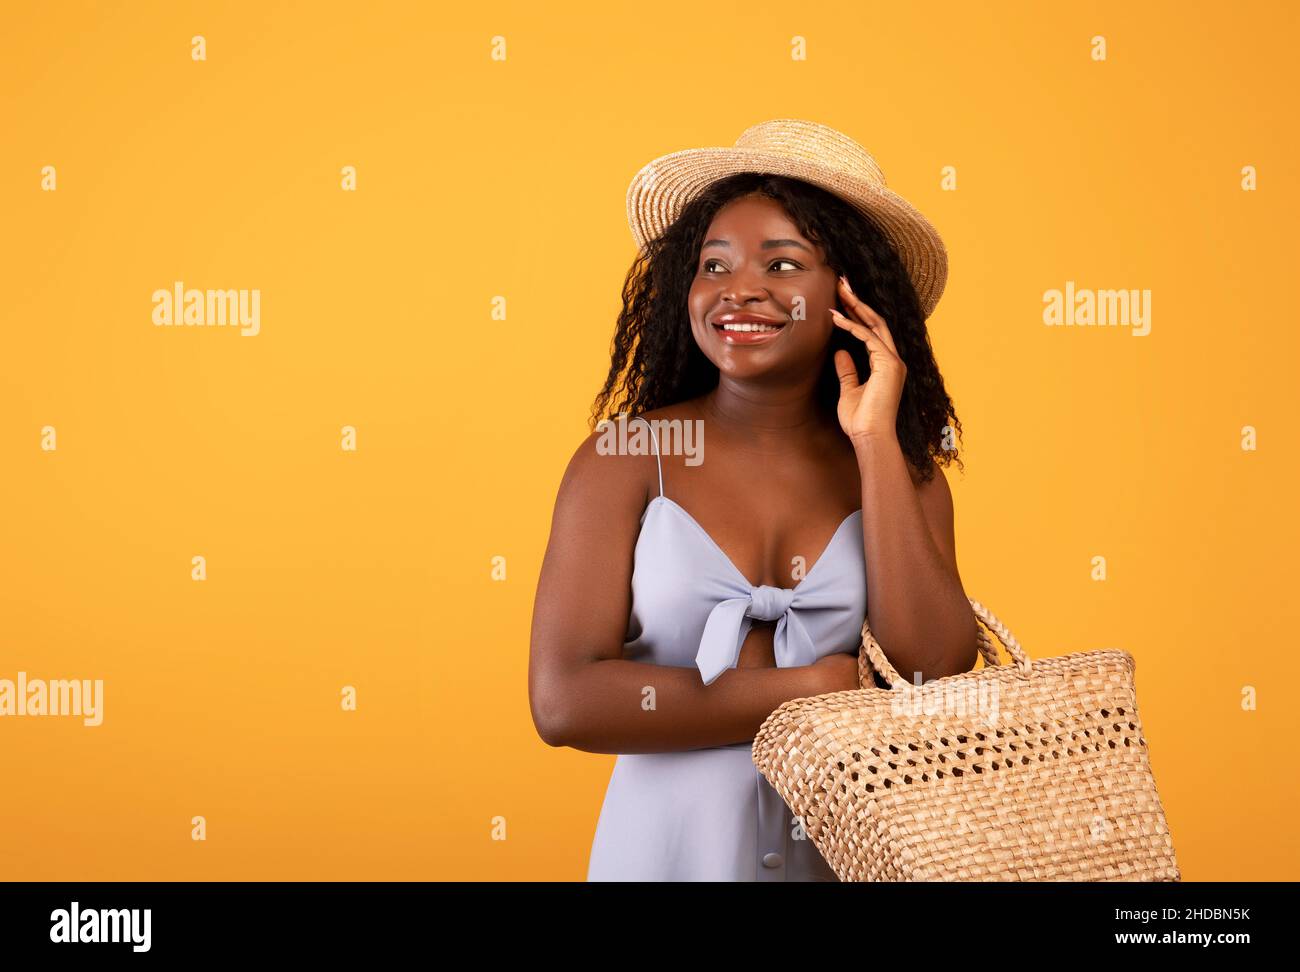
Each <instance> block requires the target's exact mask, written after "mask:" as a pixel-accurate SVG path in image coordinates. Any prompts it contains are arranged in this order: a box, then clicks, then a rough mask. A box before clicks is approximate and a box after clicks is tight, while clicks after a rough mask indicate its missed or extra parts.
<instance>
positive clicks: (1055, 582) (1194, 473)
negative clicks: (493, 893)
mask: <svg viewBox="0 0 1300 972" xmlns="http://www.w3.org/2000/svg"><path fill="white" fill-rule="evenodd" d="M5 20H6V28H5V30H4V32H3V36H2V37H0V92H2V94H0V97H2V99H3V100H2V102H0V112H2V116H0V132H2V133H3V136H2V137H3V152H0V212H3V214H4V217H3V233H2V234H0V248H2V249H0V267H2V270H0V272H2V273H3V284H4V291H3V292H4V300H3V302H2V303H0V315H2V316H3V328H4V331H3V333H4V340H5V348H4V353H3V356H2V358H0V368H2V369H3V371H2V375H3V381H2V382H0V407H2V410H0V465H2V467H3V476H2V477H0V550H2V551H3V553H2V555H0V571H2V573H0V618H2V619H3V630H2V631H0V678H10V679H13V678H14V677H15V676H16V673H17V672H18V671H19V670H22V671H26V672H27V673H28V675H29V676H31V677H34V678H91V679H94V678H102V679H104V680H105V716H104V724H103V725H102V726H100V727H98V728H86V727H84V726H82V725H81V723H80V720H76V719H58V718H44V719H39V718H8V719H0V763H2V765H3V773H4V778H5V786H4V799H3V800H0V877H2V878H8V879H41V880H43V879H66V880H78V879H87V880H89V879H127V880H139V879H239V878H252V879H326V878H332V879H562V880H567V879H581V878H582V877H584V876H585V873H586V862H587V852H588V849H589V847H590V841H591V836H592V833H593V829H594V826H595V821H596V817H597V814H598V812H599V809H600V801H601V798H602V796H603V793H604V787H605V783H606V781H607V779H608V774H609V771H610V769H611V767H612V764H613V759H614V757H612V756H597V755H591V754H586V753H581V752H577V751H573V750H556V749H550V748H548V747H547V746H545V745H544V744H543V743H542V742H541V741H540V740H539V739H538V738H537V736H536V733H535V731H534V729H533V727H532V723H531V719H530V716H529V709H528V701H527V691H526V678H525V676H526V671H527V664H528V631H529V619H530V616H531V609H532V599H533V593H534V586H535V582H536V577H537V571H538V568H539V565H540V561H541V557H542V554H543V550H544V544H545V541H546V536H547V531H548V528H549V518H550V512H551V506H552V502H553V499H554V494H555V488H556V486H557V484H558V482H559V477H560V475H561V473H562V471H563V468H564V465H565V463H566V462H567V460H568V458H569V456H570V454H571V453H572V451H573V449H574V447H575V446H576V444H577V443H578V441H580V439H581V438H582V437H583V436H584V435H585V433H586V426H585V424H584V422H585V417H586V412H587V407H588V405H589V404H590V401H591V398H592V397H593V395H594V393H595V391H596V389H597V387H598V385H599V383H600V380H601V378H602V377H603V374H604V369H605V368H606V366H607V364H608V357H607V347H608V342H609V339H610V336H611V334H612V329H613V323H614V318H615V315H616V313H617V310H618V306H619V305H618V295H619V289H620V285H621V283H622V279H623V274H624V273H625V271H626V270H627V267H628V264H629V262H630V260H631V258H632V256H633V243H632V239H631V236H630V234H629V232H628V229H627V226H626V222H625V212H624V193H625V191H626V187H627V184H628V181H629V180H630V178H631V177H632V175H633V173H634V172H636V170H637V169H638V168H640V166H641V165H642V164H644V163H645V162H647V161H649V160H650V159H651V158H653V157H655V156H657V155H660V154H663V153H666V152H670V151H675V150H678V149H681V148H686V147H691V146H697V145H727V144H730V143H732V142H733V141H734V140H735V138H736V136H738V135H739V134H740V132H741V131H743V130H744V129H745V128H747V127H748V126H749V125H751V124H754V123H755V122H758V121H761V120H763V119H766V118H777V117H799V118H809V119H812V120H815V121H820V122H824V123H826V124H830V125H833V126H834V127H836V128H839V129H841V130H842V131H844V132H846V133H847V134H849V135H850V136H852V137H854V138H856V139H857V140H859V141H860V142H861V143H862V144H863V145H864V146H866V148H867V149H868V150H869V151H870V152H872V153H873V154H874V155H875V156H876V158H877V159H878V161H879V162H880V164H881V166H882V168H883V169H884V171H885V173H886V175H887V176H888V178H889V182H890V185H891V186H892V187H893V188H895V189H897V190H898V191H900V192H901V193H902V194H903V195H904V196H906V197H907V198H909V199H910V200H911V201H912V202H913V203H914V204H915V205H916V206H917V207H918V208H919V209H920V210H921V211H922V212H924V213H925V214H926V215H927V216H929V217H930V219H931V220H932V221H933V222H934V223H935V225H936V226H937V227H938V228H939V230H940V232H941V233H942V234H943V236H944V238H945V240H946V242H947V244H948V247H949V252H950V259H951V275H950V278H949V282H948V288H947V291H946V294H945V296H944V298H943V300H942V301H941V303H940V304H939V307H938V310H937V311H936V313H935V315H934V316H933V317H932V318H931V322H930V323H931V329H932V331H931V333H932V339H933V343H934V346H935V349H936V353H937V355H938V358H939V362H940V365H941V367H942V368H943V371H944V375H945V378H946V380H947V383H948V388H949V390H950V392H951V393H952V395H953V397H954V400H955V402H956V406H957V411H958V416H959V417H960V419H961V421H962V423H963V426H964V428H965V432H966V435H965V438H964V445H965V447H966V448H965V451H964V459H965V463H966V472H965V474H962V473H960V472H958V471H957V469H956V467H951V468H950V470H949V472H948V476H949V481H950V483H951V484H952V488H953V493H954V497H955V503H956V511H957V542H958V544H957V545H958V553H959V557H960V562H961V570H962V575H963V579H964V580H965V582H966V586H967V593H968V594H969V595H971V596H972V597H975V598H977V599H979V600H981V601H982V602H984V603H985V604H986V605H988V606H989V607H990V608H991V609H992V610H993V611H994V612H995V613H996V614H997V615H998V616H999V617H1000V618H1001V619H1002V620H1003V621H1004V622H1006V623H1007V624H1008V625H1009V626H1010V627H1011V629H1012V631H1014V632H1015V634H1016V635H1017V636H1018V637H1019V638H1020V640H1021V642H1022V643H1023V644H1024V645H1025V647H1026V648H1027V650H1028V651H1029V652H1030V654H1031V655H1038V656H1044V655H1055V654H1061V653H1065V652H1071V651H1082V650H1088V649H1095V648H1104V647H1120V648H1124V649H1126V650H1128V651H1130V652H1131V653H1133V654H1134V655H1135V657H1136V658H1137V662H1138V665H1137V684H1138V698H1139V700H1140V702H1141V714H1142V717H1143V720H1144V723H1145V729H1146V736H1147V738H1148V742H1149V744H1150V747H1151V753H1152V760H1153V767H1154V770H1155V773H1156V780H1157V783H1158V784H1159V787H1160V792H1161V795H1162V798H1163V800H1164V803H1165V808H1166V812H1167V815H1168V820H1169V824H1170V828H1171V830H1172V833H1173V838H1174V847H1175V850H1176V851H1177V853H1178V857H1179V863H1180V865H1181V867H1182V870H1183V875H1184V877H1185V878H1186V879H1188V880H1208V879H1224V880H1236V879H1294V878H1296V877H1297V876H1298V875H1297V857H1298V853H1297V849H1296V842H1295V841H1294V839H1293V838H1292V836H1291V829H1290V827H1291V823H1292V819H1293V816H1294V800H1295V797H1296V784H1295V781H1294V779H1293V778H1292V775H1291V774H1290V773H1289V772H1286V771H1285V768H1286V767H1288V766H1289V765H1290V763H1291V757H1292V753H1291V751H1290V745H1291V741H1292V739H1293V737H1294V730H1295V716H1294V711H1295V710H1294V705H1293V700H1292V699H1290V698H1289V697H1288V696H1286V695H1285V694H1284V693H1285V692H1287V691H1291V688H1290V687H1291V686H1294V685H1295V684H1297V676H1298V675H1300V672H1298V671H1297V662H1296V650H1295V637H1294V632H1295V630H1296V629H1297V626H1298V625H1300V611H1298V609H1297V598H1296V596H1295V593H1294V591H1293V590H1292V587H1293V583H1294V577H1295V569H1294V566H1293V565H1294V551H1295V549H1296V547H1297V541H1298V540H1300V537H1298V536H1297V533H1298V531H1297V520H1296V517H1295V515H1294V507H1293V503H1294V489H1295V487H1294V481H1295V474H1296V471H1297V464H1298V460H1297V458H1296V453H1295V450H1294V449H1293V448H1291V447H1290V446H1289V445H1288V444H1287V440H1286V438H1285V436H1286V435H1287V429H1288V428H1289V426H1288V425H1287V422H1288V420H1289V419H1290V418H1291V412H1292V411H1293V408H1292V406H1293V404H1294V401H1295V380H1294V376H1293V372H1294V368H1295V361H1296V360H1297V352H1298V351H1300V347H1298V344H1300V341H1298V339H1297V336H1296V327H1295V322H1294V321H1293V320H1292V319H1291V318H1292V315H1291V314H1290V313H1289V312H1287V311H1286V309H1285V307H1279V306H1277V305H1278V302H1279V298H1280V299H1281V302H1283V303H1284V302H1285V299H1286V298H1285V295H1283V294H1281V293H1280V289H1279V286H1278V284H1279V281H1283V280H1286V279H1289V276H1290V273H1291V271H1292V269H1293V266H1292V265H1293V263H1294V259H1295V246H1294V234H1295V225H1296V221H1297V216H1298V215H1300V214H1298V213H1297V206H1296V184H1297V178H1296V176H1297V173H1296V171H1295V164H1296V163H1295V160H1296V159H1297V157H1300V145H1297V137H1296V134H1295V128H1294V126H1292V125H1289V124H1284V120H1285V119H1286V118H1289V117H1291V115H1292V107H1293V106H1292V105H1291V100H1292V95H1293V93H1294V92H1295V91H1296V90H1297V87H1298V86H1297V76H1296V75H1297V68H1296V59H1295V56H1294V50H1295V45H1296V41H1297V29H1296V28H1297V13H1296V11H1295V8H1294V6H1293V5H1290V4H1285V3H1254V4H1251V3H1244V4H1240V3H1239V4H1231V5H1229V4H1187V3H1177V4H1175V3H1150V4H1142V5H1134V4H1129V3H1096V4H1086V5H1078V6H1076V7H1073V8H1069V9H1067V8H1065V7H1064V5H1058V4H1046V3H1043V4H1039V3H1033V4H1030V3H1006V4H996V5H976V4H968V3H958V2H949V3H939V4H934V3H925V4H921V3H915V4H913V3H904V4H881V5H871V6H870V8H867V7H864V6H862V5H860V4H853V3H842V4H815V5H795V6H793V7H792V6H791V5H789V4H786V3H749V4H744V5H727V6H723V7H716V6H713V7H707V6H706V7H701V6H699V5H698V4H695V3H681V2H669V3H661V4H656V5H654V6H653V7H647V6H646V5H644V4H637V5H629V6H628V7H626V8H622V7H621V6H618V5H587V4H583V5H578V6H575V7H572V8H570V9H569V10H568V11H567V12H565V11H564V10H563V8H561V7H554V6H550V5H545V6H544V5H538V4H532V3H511V4H491V5H470V6H469V7H466V8H454V9H451V10H448V9H444V8H442V7H440V6H435V5H432V4H414V3H412V4H393V3H375V2H369V3H364V4H332V3H315V4H294V5H292V6H290V5H276V4H264V3H251V2H249V3H221V4H217V3H212V4H200V3H193V4H187V3H171V2H167V3H162V2H158V3H130V4H120V5H112V9H110V7H109V6H108V5H103V4H92V3H58V4H41V5H26V6H22V7H13V8H12V9H10V10H8V11H6V15H5ZM196 34H201V35H203V36H204V37H205V38H206V41H207V57H208V59H207V61H206V62H194V61H192V60H191V58H190V38H191V37H192V36H193V35H196ZM497 34H500V35H502V36H504V37H505V38H506V43H507V55H508V57H507V60H506V61H504V62H498V61H493V60H492V59H491V58H490V56H489V55H490V49H491V38H492V37H493V36H494V35H497ZM1097 34H1101V35H1104V36H1105V37H1106V39H1107V44H1108V59H1107V60H1106V61H1105V62H1104V63H1097V62H1094V61H1093V60H1092V59H1091V57H1090V39H1091V38H1092V37H1093V36H1094V35H1097ZM796 35H799V36H803V37H805V38H807V45H808V60H807V61H804V62H798V61H793V60H791V58H790V53H789V51H790V39H791V38H792V37H794V36H796ZM45 165H53V166H55V167H56V168H57V178H58V189H57V191H55V192H43V191H41V188H40V176H41V173H40V170H41V167H42V166H45ZM345 165H355V166H356V167H357V171H358V190H357V191H356V192H354V193H353V192H344V191H341V189H340V169H341V168H342V167H343V166H345ZM947 165H952V166H955V167H956V170H957V178H958V188H957V191H955V192H948V191H942V190H941V188H940V171H941V168H942V167H943V166H947ZM1244 165H1254V166H1256V167H1257V169H1258V172H1259V188H1258V190H1257V191H1255V192H1243V191H1242V189H1241V187H1240V178H1241V176H1240V172H1241V168H1242V166H1244ZM175 280H183V281H184V282H185V283H186V285H187V286H192V287H199V288H209V287H211V288H249V289H251V288H258V289H260V290H261V292H262V308H261V310H262V323H261V333H260V334H259V335H258V336H257V337H253V338H249V337H242V336H240V335H239V334H238V333H237V332H236V331H234V330H232V329H228V328H211V329H198V328H192V329H187V328H156V327H154V326H153V324H152V323H151V316H150V315H151V311H152V304H151V294H152V293H153V291H154V290H155V289H158V288H169V287H170V286H171V285H172V283H173V282H174V281H175ZM1067 280H1074V281H1075V282H1076V284H1077V285H1078V286H1080V287H1092V288H1099V289H1100V288H1136V289H1139V290H1140V289H1148V288H1149V289H1150V290H1151V291H1152V312H1153V320H1152V326H1151V333H1150V334H1149V335H1148V336H1146V337H1143V338H1135V337H1133V336H1132V335H1131V334H1130V333H1129V329H1128V328H1048V327H1044V325H1043V323H1042V316H1041V315H1042V294H1043V292H1044V291H1045V290H1048V289H1051V288H1063V287H1064V286H1065V282H1066V281H1067ZM498 295H500V296H504V297H505V298H506V299H507V301H508V305H507V306H508V317H507V320H505V321H494V320H492V319H491V316H490V311H491V301H492V298H493V297H494V296H498ZM44 425H52V426H54V427H55V428H56V429H57V434H58V450H57V452H53V453H47V452H42V451H41V449H40V448H39V442H40V429H41V427H42V426H44ZM344 425H354V426H356V428H357V430H358V451H357V452H355V453H347V452H344V451H342V450H341V449H340V446H339V435H340V432H339V430H340V428H341V427H342V426H344ZM1244 425H1253V426H1255V427H1256V428H1257V429H1258V430H1259V448H1258V451H1257V452H1246V451H1243V450H1242V449H1241V447H1240V434H1241V428H1242V426H1244ZM195 555H202V556H205V557H206V558H207V560H208V580H207V581H205V582H202V583H196V582H194V581H193V580H191V579H190V558H191V557H192V556H195ZM496 555H501V556H504V557H506V558H507V577H506V580H504V581H500V582H494V581H493V580H492V579H491V576H490V569H491V563H490V561H491V558H492V557H493V556H496ZM1096 555H1101V556H1105V557H1106V558H1107V561H1108V565H1109V572H1110V577H1109V579H1108V580H1106V581H1104V582H1097V581H1093V580H1091V579H1090V567H1091V564H1090V561H1091V558H1092V557H1093V556H1096ZM343 685H355V686H356V687H357V691H358V701H359V709H358V711H357V712H355V713H347V712H343V711H341V709H340V706H339V691H340V688H341V687H342V686H343ZM1245 685H1252V686H1255V687H1256V688H1257V690H1258V693H1259V708H1258V711H1254V712H1245V711H1242V708H1241V704H1240V698H1241V692H1242V687H1243V686H1245ZM1279 768H1281V770H1283V771H1279ZM194 815H203V816H205V817H206V819H207V823H208V839H207V840H206V841H205V842H196V841H193V840H191V839H190V818H191V817H192V816H194ZM498 816H500V817H504V818H505V820H506V825H507V834H508V837H507V839H506V840H504V841H500V840H493V839H492V821H493V818H494V817H498Z"/></svg>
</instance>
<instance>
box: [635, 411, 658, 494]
mask: <svg viewBox="0 0 1300 972" xmlns="http://www.w3.org/2000/svg"><path fill="white" fill-rule="evenodd" d="M638 417H639V416H638ZM640 420H641V421H642V422H645V424H646V428H648V429H649V430H650V439H651V441H653V442H654V444H655V463H656V464H658V466H659V495H660V496H663V494H664V463H663V460H662V459H660V458H659V436H657V435H656V434H655V427H654V423H653V422H651V421H650V420H649V419H644V418H643V419H640Z"/></svg>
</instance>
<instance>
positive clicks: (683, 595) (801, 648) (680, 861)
mask: <svg viewBox="0 0 1300 972" xmlns="http://www.w3.org/2000/svg"><path fill="white" fill-rule="evenodd" d="M640 421H646V420H645V419H641V420H640ZM648 424H649V425H650V431H651V435H652V437H653V440H654V444H655V458H656V461H658V462H659V464H660V465H659V495H658V496H657V497H655V498H654V499H652V500H651V501H650V503H649V504H648V505H647V506H646V509H645V512H644V513H643V514H642V516H641V532H640V535H639V536H638V538H637V544H636V552H635V557H636V563H635V566H634V569H633V573H632V612H631V617H630V618H629V620H628V636H627V639H626V641H625V643H624V647H623V657H624V658H626V659H628V660H629V661H640V662H649V663H651V664H655V665H673V666H680V667H696V668H698V669H699V672H700V677H701V678H702V679H703V681H704V684H706V685H708V684H710V683H712V682H713V681H714V680H715V679H717V678H718V676H720V675H721V674H722V673H723V672H725V671H726V670H727V669H728V668H734V667H735V666H736V662H737V661H738V660H739V657H740V649H741V646H742V645H743V644H744V641H745V636H746V635H747V634H748V633H749V629H750V626H751V624H752V622H753V621H754V620H763V621H775V622H776V628H775V631H774V632H773V650H774V655H775V658H776V664H777V666H778V667H780V668H789V667H794V666H801V665H811V664H812V663H813V662H814V661H816V660H817V659H818V658H821V657H824V656H825V655H828V654H832V653H834V652H838V651H842V652H853V653H856V652H857V650H858V647H859V645H860V643H861V638H862V622H863V619H864V618H865V616H866V608H867V603H866V598H867V580H866V563H865V555H864V548H863V544H862V511H861V510H858V511H856V512H854V513H852V514H850V515H849V516H848V517H846V518H845V519H844V521H843V522H842V523H841V524H840V526H839V529H837V530H836V532H835V534H834V536H832V537H831V540H830V542H829V543H828V544H827V546H826V549H825V550H824V551H822V554H821V556H820V557H819V558H818V559H817V561H816V563H814V564H813V565H812V568H811V569H810V570H809V571H808V572H807V573H806V574H805V575H804V577H803V579H802V580H800V581H799V583H798V584H797V585H795V586H794V587H793V588H780V587H768V586H758V587H755V586H754V585H752V584H750V583H749V581H748V580H747V579H746V578H745V576H744V575H743V574H742V573H741V572H740V570H739V569H738V568H737V567H736V566H735V564H734V563H732V561H731V559H730V558H729V557H727V555H726V554H725V553H724V552H723V551H722V548H721V547H719V546H718V545H717V544H716V543H715V542H714V540H713V538H712V537H710V536H709V534H708V533H707V532H705V530H704V528H703V527H702V526H700V524H699V523H698V522H697V521H696V520H695V518H694V517H692V516H691V515H690V514H689V513H687V512H686V510H685V509H683V508H682V507H681V506H678V505H677V504H676V503H675V502H673V500H671V499H669V498H668V497H667V496H665V495H664V489H663V463H662V460H661V459H660V456H659V439H658V436H657V435H656V434H655V431H654V425H653V423H648ZM751 748H752V742H745V743H737V744H734V745H731V746H717V747H710V748H707V749H693V750H687V751H677V752H666V753H625V754H622V755H619V756H618V757H617V758H616V759H615V761H614V771H613V773H612V775H611V776H610V780H609V786H608V788H607V790H606V791H605V800H604V803H603V805H602V806H601V811H600V818H599V820H598V821H597V824H596V834H595V837H594V839H593V841H592V846H591V857H590V860H589V862H588V866H587V880H588V881H835V880H837V878H836V876H835V873H834V872H833V871H832V870H831V868H830V865H828V864H827V863H826V861H825V860H824V859H823V858H822V856H821V855H820V854H819V853H818V852H817V849H816V847H814V846H813V843H812V841H811V840H808V839H807V838H806V836H805V835H804V833H803V830H802V828H801V827H799V826H797V824H796V821H794V819H793V815H792V814H791V812H790V810H789V808H788V807H787V806H786V805H785V802H784V801H783V800H782V799H781V796H780V794H778V793H777V792H776V790H774V789H773V788H772V786H771V784H770V783H768V782H767V780H766V779H764V778H763V776H762V775H761V774H760V773H759V772H758V769H757V768H756V767H755V766H754V761H753V756H752V754H751Z"/></svg>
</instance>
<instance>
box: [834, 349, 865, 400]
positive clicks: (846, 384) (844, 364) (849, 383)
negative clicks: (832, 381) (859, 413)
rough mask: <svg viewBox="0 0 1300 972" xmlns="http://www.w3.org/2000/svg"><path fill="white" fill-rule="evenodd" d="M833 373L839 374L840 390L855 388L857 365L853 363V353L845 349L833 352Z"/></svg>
mask: <svg viewBox="0 0 1300 972" xmlns="http://www.w3.org/2000/svg"><path fill="white" fill-rule="evenodd" d="M835 373H836V374H837V375H839V376H840V391H841V392H848V391H853V389H855V388H857V387H858V385H859V384H860V382H859V381H858V366H857V365H856V364H854V363H853V355H851V354H849V353H848V352H847V351H836V352H835Z"/></svg>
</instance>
